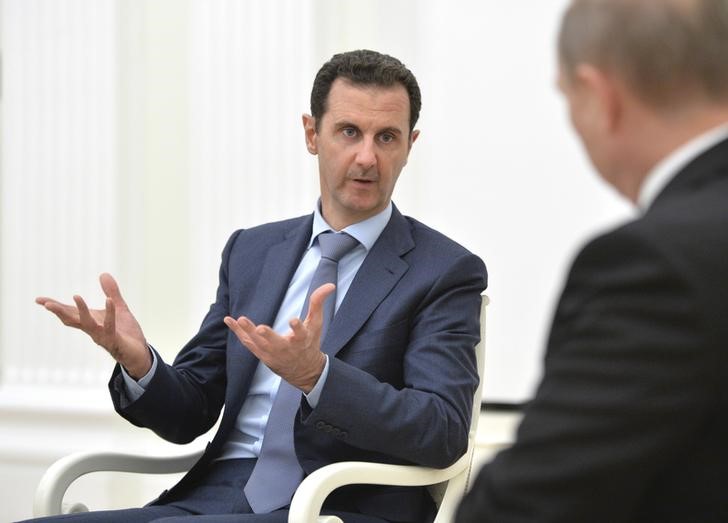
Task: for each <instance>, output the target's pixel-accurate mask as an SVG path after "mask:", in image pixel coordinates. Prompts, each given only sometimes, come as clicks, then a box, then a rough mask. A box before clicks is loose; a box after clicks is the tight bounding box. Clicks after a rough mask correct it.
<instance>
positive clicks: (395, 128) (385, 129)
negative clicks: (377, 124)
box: [377, 127, 405, 135]
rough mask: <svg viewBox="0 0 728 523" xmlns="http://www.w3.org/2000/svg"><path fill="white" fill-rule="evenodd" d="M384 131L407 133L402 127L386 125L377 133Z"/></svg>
mask: <svg viewBox="0 0 728 523" xmlns="http://www.w3.org/2000/svg"><path fill="white" fill-rule="evenodd" d="M382 133H392V134H399V135H402V134H405V133H404V131H402V129H400V128H399V127H385V128H384V129H381V130H380V131H379V132H378V133H377V134H382Z"/></svg>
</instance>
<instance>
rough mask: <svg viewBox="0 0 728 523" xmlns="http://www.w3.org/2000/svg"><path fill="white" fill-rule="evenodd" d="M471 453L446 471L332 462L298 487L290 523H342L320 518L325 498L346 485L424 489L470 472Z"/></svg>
mask: <svg viewBox="0 0 728 523" xmlns="http://www.w3.org/2000/svg"><path fill="white" fill-rule="evenodd" d="M471 456H472V451H471V450H469V451H468V452H466V453H465V454H464V455H463V456H462V457H461V458H460V459H459V460H457V461H456V462H455V463H453V464H452V465H450V466H449V467H447V468H444V469H433V468H429V467H419V466H415V465H387V464H382V463H367V462H362V461H344V462H341V463H333V464H331V465H327V466H325V467H321V468H320V469H318V470H316V471H314V472H313V473H311V474H310V475H309V476H307V477H306V479H304V480H303V482H302V483H301V484H300V485H299V486H298V489H297V490H296V493H295V495H294V496H293V501H292V502H291V509H290V511H289V514H288V523H311V522H312V521H317V523H341V520H340V519H339V518H337V517H334V516H319V514H320V512H321V506H322V505H323V503H324V500H325V499H326V497H327V496H328V495H329V494H330V493H331V492H332V491H334V490H335V489H337V488H339V487H342V486H344V485H351V484H369V485H399V486H409V487H414V486H423V485H434V484H437V483H442V482H443V481H448V480H450V479H452V478H454V477H455V476H457V475H458V474H461V473H463V472H465V471H467V469H468V467H469V465H470V459H471Z"/></svg>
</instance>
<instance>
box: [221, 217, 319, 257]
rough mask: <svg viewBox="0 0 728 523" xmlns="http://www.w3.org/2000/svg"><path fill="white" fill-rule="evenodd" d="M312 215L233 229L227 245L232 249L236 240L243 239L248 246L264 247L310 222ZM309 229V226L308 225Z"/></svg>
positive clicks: (236, 242)
mask: <svg viewBox="0 0 728 523" xmlns="http://www.w3.org/2000/svg"><path fill="white" fill-rule="evenodd" d="M311 220H312V215H310V214H308V215H304V216H298V217H296V218H288V219H286V220H280V221H276V222H269V223H263V224H260V225H256V226H254V227H250V228H245V229H238V230H236V231H234V232H233V233H232V234H231V236H230V239H229V240H228V246H229V247H230V248H231V249H232V248H234V246H235V245H237V244H238V240H243V242H244V243H245V245H246V247H248V248H259V247H265V246H266V245H272V244H275V243H278V242H281V241H282V240H284V239H285V238H286V237H287V236H288V235H289V234H291V233H293V232H295V231H297V230H298V229H299V228H301V227H303V226H305V225H306V224H307V223H308V224H310V223H311ZM309 229H310V227H309Z"/></svg>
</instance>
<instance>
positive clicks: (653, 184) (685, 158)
mask: <svg viewBox="0 0 728 523" xmlns="http://www.w3.org/2000/svg"><path fill="white" fill-rule="evenodd" d="M725 138H728V123H725V124H722V125H719V126H718V127H714V128H713V129H711V130H709V131H707V132H705V133H703V134H700V135H698V136H696V137H695V138H693V139H692V140H690V141H688V142H687V143H685V144H683V145H681V146H680V147H678V148H677V149H675V150H674V151H673V152H671V153H670V154H668V155H667V156H666V157H665V158H663V159H662V160H660V161H659V162H658V163H657V165H655V166H654V167H653V168H652V170H651V171H650V172H649V174H648V175H647V177H646V178H645V180H644V182H643V183H642V187H640V192H639V197H638V199H637V205H638V206H639V208H640V209H641V210H642V212H645V211H646V210H647V209H648V208H649V207H650V205H652V203H653V202H654V201H655V199H656V198H657V196H658V195H659V194H660V193H661V192H662V189H664V188H665V186H666V185H667V184H668V183H669V182H670V180H672V179H673V178H674V177H675V175H676V174H677V173H678V172H680V171H681V170H682V168H683V167H685V166H686V165H687V164H688V163H690V162H691V161H692V160H693V159H695V158H697V157H698V156H700V154H701V153H703V152H704V151H707V150H708V149H710V148H711V147H712V146H714V145H715V144H717V143H719V142H721V141H722V140H724V139H725Z"/></svg>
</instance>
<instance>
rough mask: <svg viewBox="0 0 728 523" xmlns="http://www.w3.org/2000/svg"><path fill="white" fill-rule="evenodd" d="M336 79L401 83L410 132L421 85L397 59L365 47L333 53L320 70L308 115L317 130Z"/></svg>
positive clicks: (357, 82) (416, 115) (388, 84)
mask: <svg viewBox="0 0 728 523" xmlns="http://www.w3.org/2000/svg"><path fill="white" fill-rule="evenodd" d="M337 78H345V79H347V80H348V81H350V82H351V83H353V84H354V85H376V86H381V87H391V86H393V85H395V84H397V83H399V84H402V86H403V87H404V88H405V89H406V90H407V95H408V96H409V102H410V121H409V124H410V132H412V131H413V130H414V128H415V124H416V123H417V119H418V118H419V117H420V107H421V106H422V98H421V95H420V86H419V85H417V79H416V78H415V75H413V74H412V71H410V70H409V69H407V68H406V67H405V66H404V64H403V63H402V62H400V61H399V60H397V59H396V58H394V57H392V56H389V55H386V54H382V53H378V52H376V51H369V50H367V49H359V50H357V51H348V52H346V53H339V54H335V55H334V56H332V57H331V60H329V61H328V62H326V63H325V64H324V65H322V66H321V69H319V72H318V73H317V74H316V79H315V80H314V81H313V89H311V114H312V115H313V117H314V118H315V119H316V128H317V129H318V125H319V122H320V121H321V118H322V117H323V115H324V113H325V112H326V101H327V99H328V97H329V91H331V84H333V83H334V80H336V79H337Z"/></svg>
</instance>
